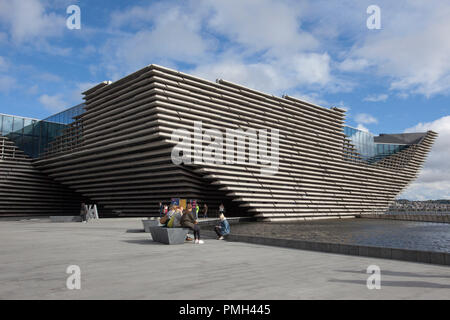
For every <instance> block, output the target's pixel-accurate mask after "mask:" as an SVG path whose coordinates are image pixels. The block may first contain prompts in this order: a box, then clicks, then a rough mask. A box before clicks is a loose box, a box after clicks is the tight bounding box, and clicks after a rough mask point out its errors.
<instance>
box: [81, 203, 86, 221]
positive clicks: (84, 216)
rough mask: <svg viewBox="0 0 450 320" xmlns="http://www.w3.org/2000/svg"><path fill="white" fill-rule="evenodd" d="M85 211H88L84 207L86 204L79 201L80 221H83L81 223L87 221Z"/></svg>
mask: <svg viewBox="0 0 450 320" xmlns="http://www.w3.org/2000/svg"><path fill="white" fill-rule="evenodd" d="M87 213H88V210H87V208H86V204H85V203H84V202H83V203H81V209H80V216H81V222H83V223H86V222H87Z"/></svg>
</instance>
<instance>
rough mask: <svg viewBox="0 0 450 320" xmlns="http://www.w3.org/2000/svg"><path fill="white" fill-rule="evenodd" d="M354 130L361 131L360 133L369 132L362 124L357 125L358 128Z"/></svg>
mask: <svg viewBox="0 0 450 320" xmlns="http://www.w3.org/2000/svg"><path fill="white" fill-rule="evenodd" d="M356 129H358V130H361V131H366V132H369V129H367V128H366V127H365V126H364V125H362V124H358V126H357V127H356Z"/></svg>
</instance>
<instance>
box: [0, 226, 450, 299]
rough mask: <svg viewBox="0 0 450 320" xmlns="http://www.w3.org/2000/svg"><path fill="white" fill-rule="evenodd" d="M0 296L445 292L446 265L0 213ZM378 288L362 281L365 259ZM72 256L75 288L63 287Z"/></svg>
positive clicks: (449, 289)
mask: <svg viewBox="0 0 450 320" xmlns="http://www.w3.org/2000/svg"><path fill="white" fill-rule="evenodd" d="M0 241H1V244H2V245H1V247H0V299H450V268H449V267H446V266H436V265H427V264H420V263H410V262H403V261H393V260H384V259H378V258H365V257H353V256H345V255H339V254H332V253H321V252H312V251H303V250H298V249H288V248H278V247H270V246H262V245H256V244H247V243H239V242H227V241H217V240H214V239H207V238H206V239H205V242H206V243H205V244H203V245H195V244H192V243H186V244H184V245H178V246H167V245H164V244H159V243H155V242H153V241H152V240H151V239H150V235H149V234H148V233H144V232H142V223H141V221H140V220H128V221H120V220H113V221H104V220H100V221H92V222H90V223H88V224H82V223H64V224H55V223H51V222H50V221H43V220H40V221H39V220H36V221H2V222H0ZM373 264H375V265H378V266H379V267H380V268H381V289H380V290H375V289H374V290H369V289H368V288H367V286H366V281H367V278H368V276H369V275H368V274H367V273H366V269H367V267H368V266H369V265H373ZM69 265H78V266H79V267H80V268H81V289H80V290H68V289H67V288H66V280H67V278H68V277H69V274H66V269H67V267H68V266H69Z"/></svg>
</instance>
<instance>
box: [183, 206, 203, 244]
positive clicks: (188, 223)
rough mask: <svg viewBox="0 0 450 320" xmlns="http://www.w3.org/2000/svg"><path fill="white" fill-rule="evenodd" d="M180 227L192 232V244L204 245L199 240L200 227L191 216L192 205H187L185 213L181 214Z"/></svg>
mask: <svg viewBox="0 0 450 320" xmlns="http://www.w3.org/2000/svg"><path fill="white" fill-rule="evenodd" d="M180 223H181V226H182V227H183V228H189V229H191V230H193V231H194V239H195V241H194V243H196V244H203V243H205V242H204V241H203V240H200V227H199V225H198V222H197V220H195V218H194V215H193V214H192V205H191V204H188V206H187V209H186V212H185V213H184V214H183V216H182V217H181V220H180Z"/></svg>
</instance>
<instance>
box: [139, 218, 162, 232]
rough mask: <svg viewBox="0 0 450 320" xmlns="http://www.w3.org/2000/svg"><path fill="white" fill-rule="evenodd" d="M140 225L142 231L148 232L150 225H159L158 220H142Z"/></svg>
mask: <svg viewBox="0 0 450 320" xmlns="http://www.w3.org/2000/svg"><path fill="white" fill-rule="evenodd" d="M142 225H143V226H144V232H147V233H148V232H150V227H157V226H159V220H150V219H148V220H142Z"/></svg>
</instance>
